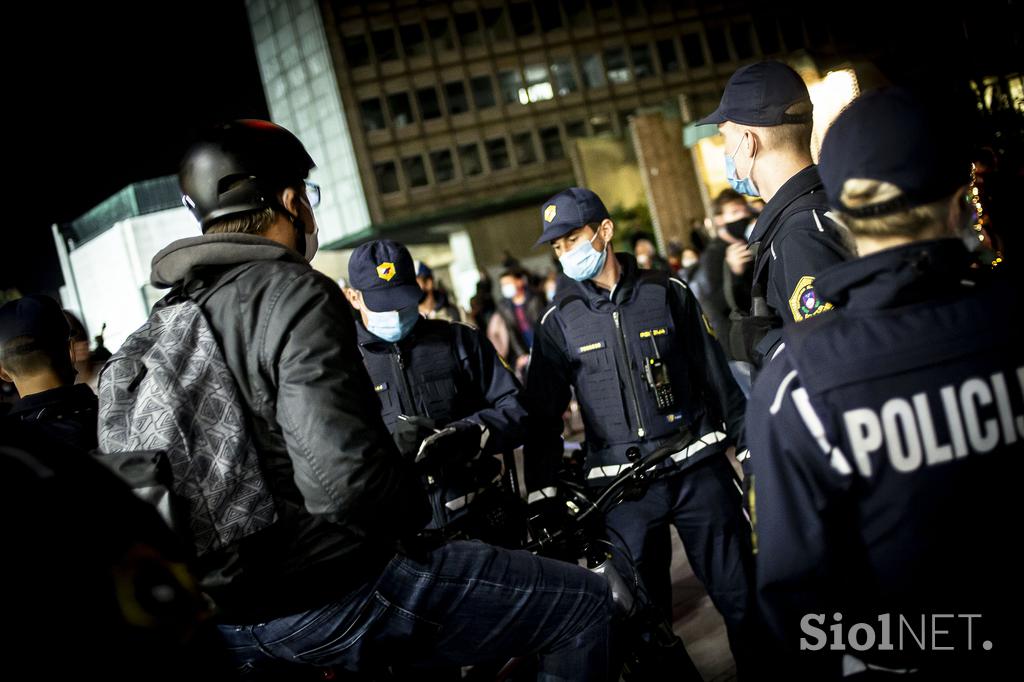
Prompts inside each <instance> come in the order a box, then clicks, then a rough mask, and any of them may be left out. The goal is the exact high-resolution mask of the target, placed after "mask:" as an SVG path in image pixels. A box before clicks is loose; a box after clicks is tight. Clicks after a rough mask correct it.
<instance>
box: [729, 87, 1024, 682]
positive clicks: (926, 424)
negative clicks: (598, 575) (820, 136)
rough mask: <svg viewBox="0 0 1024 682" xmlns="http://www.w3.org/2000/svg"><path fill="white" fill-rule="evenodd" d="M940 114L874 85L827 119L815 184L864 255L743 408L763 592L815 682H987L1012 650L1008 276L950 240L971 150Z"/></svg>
mask: <svg viewBox="0 0 1024 682" xmlns="http://www.w3.org/2000/svg"><path fill="white" fill-rule="evenodd" d="M947 105H948V103H946V104H944V105H943V107H945V106H947ZM940 110H941V107H933V108H928V107H926V106H924V105H923V104H922V103H921V101H920V100H917V99H916V98H915V97H914V96H912V95H911V94H909V93H908V92H906V91H902V90H898V89H894V90H888V91H879V92H874V93H870V94H866V95H864V96H862V97H861V98H859V99H858V100H856V101H854V103H853V104H852V105H851V106H850V107H849V108H848V109H847V110H846V111H845V112H844V113H843V114H841V115H840V116H839V118H838V119H837V120H836V122H835V123H834V124H833V126H832V127H831V129H830V130H829V132H828V135H827V136H826V138H825V141H824V145H823V147H822V152H821V176H822V180H823V181H824V184H825V190H826V193H827V196H828V200H829V203H830V204H831V205H832V206H833V207H834V208H835V209H836V210H837V211H838V215H839V217H840V219H841V220H843V222H844V223H845V224H846V225H847V226H848V227H849V228H850V230H851V231H852V233H853V234H854V235H855V236H856V239H857V246H858V249H859V253H860V256H861V257H860V258H859V259H857V260H854V261H851V262H848V263H843V264H841V265H838V266H835V267H833V268H830V269H829V270H826V271H824V272H822V273H821V274H820V275H819V276H818V279H817V280H816V282H815V285H816V290H817V293H818V295H819V296H821V297H822V298H823V300H825V301H827V302H829V303H831V304H833V305H835V307H836V310H835V311H834V312H832V313H830V314H828V315H824V316H821V317H820V318H818V319H815V320H811V321H809V322H807V323H806V324H800V325H794V326H791V327H788V328H786V330H785V332H784V340H785V348H784V350H783V351H782V352H781V353H780V354H779V355H778V357H777V358H776V360H775V361H773V362H772V364H771V365H770V366H769V367H768V368H766V369H765V370H764V372H763V373H762V375H761V377H760V378H759V380H758V382H757V383H756V385H755V387H754V392H753V395H752V397H751V401H750V405H749V408H748V411H747V414H748V420H747V428H748V433H749V438H750V442H751V443H752V444H754V445H755V452H754V453H753V457H752V458H751V469H752V476H751V479H752V486H751V494H750V506H751V517H752V519H753V520H754V526H755V531H756V547H757V551H758V554H757V583H758V594H759V597H760V603H761V605H762V607H763V611H764V613H765V615H766V617H767V620H768V621H769V623H770V624H771V626H772V629H773V631H774V632H775V633H776V635H777V636H778V637H779V638H781V640H782V642H783V647H782V648H781V649H780V650H781V651H784V652H786V653H787V654H789V655H790V656H791V657H792V660H791V661H790V664H791V665H796V666H797V667H798V669H802V670H803V672H805V673H810V671H811V670H814V674H813V676H814V677H815V678H816V679H825V678H826V677H827V674H828V673H829V672H831V673H832V674H834V675H837V676H838V674H839V672H840V671H841V668H840V665H842V669H845V671H846V672H856V671H861V672H865V673H866V672H870V671H876V672H877V671H878V670H879V666H881V667H882V668H887V669H898V670H903V671H905V670H907V669H918V670H919V671H920V675H919V677H924V676H927V678H928V679H935V678H936V676H937V675H939V674H950V675H952V676H961V679H962V675H963V674H965V671H967V670H970V672H971V674H974V675H975V676H976V677H978V678H979V679H982V678H984V679H996V677H994V676H988V675H985V674H980V675H979V673H983V672H984V671H985V670H991V666H992V665H994V664H996V663H997V662H998V661H1000V655H1001V654H1002V655H1005V654H1007V653H1008V651H1009V650H1010V649H1011V648H1012V647H1013V646H1015V645H1017V641H1015V640H1014V638H1013V637H1011V634H1015V633H1019V631H1020V628H1019V625H1018V626H1016V627H1015V628H1014V629H1010V627H1009V626H1008V624H1007V622H1005V621H1003V620H1001V618H1002V617H1004V616H1006V615H1007V611H1006V610H1007V609H1010V608H1012V607H1013V608H1015V606H1016V604H1018V603H1019V599H1018V598H1017V597H1016V596H1015V593H1017V595H1019V590H1018V589H1017V588H1016V587H1015V585H1016V583H1017V581H1018V578H1017V576H1016V575H1014V574H1015V573H1016V572H1017V562H1016V561H1015V559H1014V557H1015V556H1016V546H1015V543H1014V542H1012V540H1011V541H1008V540H1009V538H1011V537H1013V535H1015V534H1016V518H1017V517H1019V512H1018V511H1017V509H1016V507H1017V506H1019V504H1018V502H1017V500H1019V482H1020V480H1021V478H1020V474H1021V462H1022V461H1024V460H1022V455H1024V394H1022V391H1024V336H1022V333H1021V327H1020V324H1019V320H1020V317H1021V313H1022V312H1024V311H1022V298H1021V287H1020V283H1019V280H1018V279H1017V278H1016V276H1015V275H1013V273H1010V272H997V273H993V272H992V271H991V270H989V269H987V268H979V267H977V264H976V262H975V260H974V259H973V258H972V255H971V254H970V253H969V252H968V250H967V248H966V247H965V243H964V240H963V234H964V228H965V226H966V225H968V224H969V219H970V216H969V215H968V214H967V211H966V208H967V205H966V202H964V201H963V197H964V196H965V195H964V190H965V185H966V184H967V183H968V181H969V178H970V163H969V161H968V156H967V154H965V153H961V152H962V150H960V149H958V146H959V143H958V140H960V139H961V138H962V134H961V131H960V130H959V127H960V126H959V125H957V124H955V123H947V122H945V121H943V120H940V119H939V118H938V112H939V111H940ZM1000 269H1001V270H1003V269H1004V268H1000ZM1011 276H1012V279H1011ZM1011 524H1012V525H1011ZM1011 569H1012V570H1011ZM1011 605H1012V607H1011ZM886 614H889V615H888V616H887V615H886ZM936 614H955V615H958V616H964V615H967V614H974V615H976V616H977V617H976V618H974V619H973V620H970V621H968V620H965V619H964V618H962V617H953V618H943V619H939V620H936V619H934V618H933V616H935V615H936ZM887 618H888V619H889V620H888V622H889V623H890V626H889V635H888V639H887V638H886V636H885V635H884V634H883V629H884V628H885V627H886V625H885V623H886V622H887V620H886V619H887ZM858 623H866V624H867V625H865V626H863V627H860V628H856V624H858ZM922 627H925V628H926V631H925V632H924V634H923V635H922ZM869 631H870V632H869ZM911 631H912V632H913V636H915V637H917V638H918V640H921V642H922V643H921V644H918V643H917V642H916V641H913V640H911V639H910V637H911V634H910V632H911ZM826 632H827V633H828V634H827V636H826ZM933 635H934V638H933ZM826 640H827V643H826ZM837 640H838V641H837ZM851 642H852V643H853V645H855V646H853V645H851ZM984 642H989V643H990V644H989V645H986V644H984ZM886 644H888V645H889V646H888V647H886ZM833 645H835V646H833ZM990 645H991V649H989V648H988V647H989V646H990ZM950 647H952V648H950ZM887 649H888V650H887ZM840 652H841V653H842V654H845V655H846V660H845V661H843V662H840V661H838V660H832V659H830V658H829V657H830V656H839V655H841V654H840ZM821 667H824V668H825V669H826V670H825V673H824V674H823V673H822V672H821V670H817V669H818V668H821ZM971 668H973V670H971ZM791 670H792V668H791ZM808 676H811V675H810V674H808ZM913 679H916V678H913Z"/></svg>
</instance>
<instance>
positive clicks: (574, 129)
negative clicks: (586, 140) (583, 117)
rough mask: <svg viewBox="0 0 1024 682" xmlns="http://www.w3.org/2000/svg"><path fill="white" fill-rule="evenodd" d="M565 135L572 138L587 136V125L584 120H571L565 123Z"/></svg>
mask: <svg viewBox="0 0 1024 682" xmlns="http://www.w3.org/2000/svg"><path fill="white" fill-rule="evenodd" d="M565 136H566V137H567V138H569V139H570V140H572V139H574V138H577V137H586V136H587V125H586V124H585V123H584V122H583V121H569V122H568V123H566V124H565Z"/></svg>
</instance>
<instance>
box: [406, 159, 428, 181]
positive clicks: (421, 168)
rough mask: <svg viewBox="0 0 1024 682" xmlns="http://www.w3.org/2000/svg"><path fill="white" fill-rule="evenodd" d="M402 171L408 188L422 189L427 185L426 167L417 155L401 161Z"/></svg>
mask: <svg viewBox="0 0 1024 682" xmlns="http://www.w3.org/2000/svg"><path fill="white" fill-rule="evenodd" d="M402 170H404V171H405V179H406V181H407V182H408V183H409V186H410V187H423V185H425V184H427V167H426V165H425V164H424V163H423V157H422V156H420V155H419V154H417V155H416V156H407V157H406V158H404V159H402Z"/></svg>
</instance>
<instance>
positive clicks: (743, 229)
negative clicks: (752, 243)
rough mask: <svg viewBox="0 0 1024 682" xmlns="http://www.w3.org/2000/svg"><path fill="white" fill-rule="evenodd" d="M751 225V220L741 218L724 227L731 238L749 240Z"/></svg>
mask: <svg viewBox="0 0 1024 682" xmlns="http://www.w3.org/2000/svg"><path fill="white" fill-rule="evenodd" d="M748 225H750V218H740V219H739V220H734V221H732V222H731V223H726V224H725V225H722V227H723V228H725V231H726V232H728V233H729V236H730V237H732V238H733V239H746V238H747V226H748Z"/></svg>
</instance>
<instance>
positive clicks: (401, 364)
mask: <svg viewBox="0 0 1024 682" xmlns="http://www.w3.org/2000/svg"><path fill="white" fill-rule="evenodd" d="M392 357H393V358H394V359H395V364H396V365H397V366H398V380H399V382H400V384H401V386H402V394H403V395H404V396H405V399H406V400H407V401H408V402H409V404H408V406H406V407H405V408H404V409H407V410H408V411H409V412H411V413H413V414H411V415H410V416H415V413H416V399H415V397H414V396H413V394H412V391H410V390H409V379H408V377H406V376H405V359H404V358H403V357H402V351H401V350H399V349H398V346H395V352H394V353H393V354H392Z"/></svg>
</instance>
